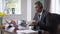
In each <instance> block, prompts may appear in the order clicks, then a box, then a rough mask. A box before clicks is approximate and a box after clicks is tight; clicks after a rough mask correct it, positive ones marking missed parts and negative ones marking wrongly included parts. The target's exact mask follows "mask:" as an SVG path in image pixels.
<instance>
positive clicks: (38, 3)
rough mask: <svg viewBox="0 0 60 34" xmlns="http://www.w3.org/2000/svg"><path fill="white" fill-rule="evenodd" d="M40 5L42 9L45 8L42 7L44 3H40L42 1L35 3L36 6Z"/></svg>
mask: <svg viewBox="0 0 60 34" xmlns="http://www.w3.org/2000/svg"><path fill="white" fill-rule="evenodd" d="M36 4H37V5H38V6H40V8H43V5H42V3H41V2H40V1H37V2H35V5H36Z"/></svg>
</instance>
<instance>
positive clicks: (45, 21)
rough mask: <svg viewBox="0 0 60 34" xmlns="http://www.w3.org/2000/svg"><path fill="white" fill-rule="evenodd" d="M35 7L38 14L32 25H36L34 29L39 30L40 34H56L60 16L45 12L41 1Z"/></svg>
mask: <svg viewBox="0 0 60 34" xmlns="http://www.w3.org/2000/svg"><path fill="white" fill-rule="evenodd" d="M34 7H35V10H36V13H35V16H34V19H33V21H32V24H34V28H33V29H36V28H37V29H38V34H42V33H44V32H47V33H50V34H56V32H57V26H58V23H59V20H60V16H59V15H57V14H52V13H49V12H47V11H45V10H44V9H43V5H42V3H41V2H40V1H37V2H36V3H35V5H34ZM44 34H45V33H44Z"/></svg>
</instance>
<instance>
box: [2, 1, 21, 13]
mask: <svg viewBox="0 0 60 34" xmlns="http://www.w3.org/2000/svg"><path fill="white" fill-rule="evenodd" d="M3 1H4V0H3ZM3 5H4V12H5V13H7V14H21V0H5V1H4V2H3Z"/></svg>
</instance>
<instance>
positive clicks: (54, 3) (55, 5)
mask: <svg viewBox="0 0 60 34" xmlns="http://www.w3.org/2000/svg"><path fill="white" fill-rule="evenodd" d="M59 8H60V7H59V0H51V6H50V11H51V13H57V14H60V10H59Z"/></svg>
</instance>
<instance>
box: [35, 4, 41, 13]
mask: <svg viewBox="0 0 60 34" xmlns="http://www.w3.org/2000/svg"><path fill="white" fill-rule="evenodd" d="M34 7H35V10H36V12H37V13H39V12H41V11H42V8H40V6H39V5H37V4H36V5H34Z"/></svg>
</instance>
